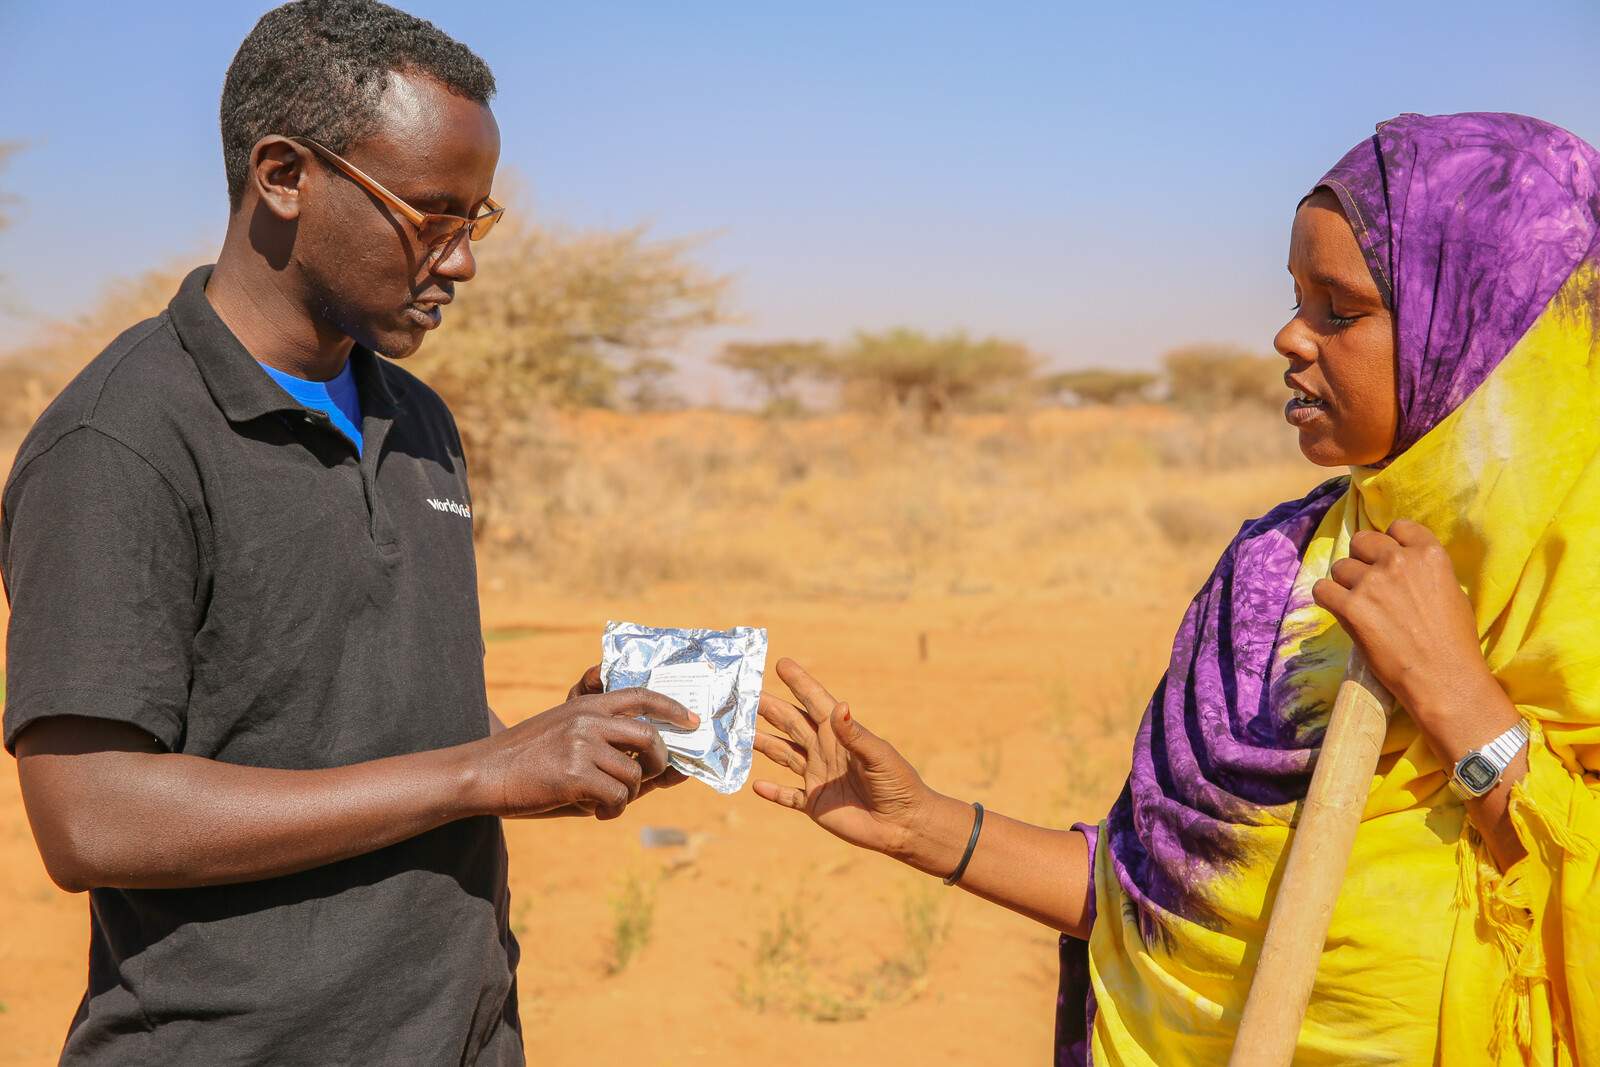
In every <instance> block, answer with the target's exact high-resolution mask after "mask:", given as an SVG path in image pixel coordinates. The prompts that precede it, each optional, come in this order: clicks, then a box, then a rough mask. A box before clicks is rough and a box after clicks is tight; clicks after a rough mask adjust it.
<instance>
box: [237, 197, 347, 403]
mask: <svg viewBox="0 0 1600 1067" xmlns="http://www.w3.org/2000/svg"><path fill="white" fill-rule="evenodd" d="M230 229H231V227H230ZM232 237H233V234H232V233H230V234H229V238H230V239H228V240H225V241H224V242H223V245H222V252H221V253H220V254H219V255H218V256H217V265H216V268H215V269H214V270H213V271H212V272H211V279H210V281H208V282H207V283H206V299H207V300H209V301H210V302H211V307H212V309H213V310H215V311H216V313H217V317H218V318H220V319H221V320H222V322H223V324H224V325H225V326H227V327H228V329H229V330H231V331H232V332H233V335H234V336H235V337H237V338H238V339H239V343H240V344H242V345H244V347H245V349H246V351H248V352H249V353H250V354H251V355H252V356H254V357H255V359H256V361H257V362H259V363H264V364H266V365H267V366H269V367H272V368H274V369H275V370H281V371H283V372H284V373H285V374H292V375H294V376H295V377H296V378H304V379H306V380H307V381H313V382H327V381H332V380H333V379H334V378H337V377H338V376H339V373H340V372H341V371H343V370H344V367H345V363H346V362H348V360H349V358H350V349H351V348H352V347H353V344H354V342H352V341H351V340H350V338H349V337H346V336H345V335H344V334H342V333H339V332H338V331H335V330H333V329H332V328H331V327H329V326H327V325H326V324H325V323H323V322H321V321H320V320H318V319H317V317H316V316H315V315H314V314H312V312H311V311H310V310H309V309H308V308H307V307H306V306H305V303H304V302H303V301H301V300H298V299H296V298H295V296H294V294H292V293H290V292H287V291H285V289H284V286H283V282H284V280H285V279H284V274H285V272H283V271H274V270H271V269H270V268H269V267H268V266H267V265H266V264H265V263H264V262H263V261H262V259H261V257H260V256H259V255H257V254H256V253H255V251H254V250H253V249H251V248H250V247H249V245H248V243H246V244H245V246H244V247H243V248H241V247H240V246H239V243H238V242H236V241H234V240H232V239H231V238H232Z"/></svg>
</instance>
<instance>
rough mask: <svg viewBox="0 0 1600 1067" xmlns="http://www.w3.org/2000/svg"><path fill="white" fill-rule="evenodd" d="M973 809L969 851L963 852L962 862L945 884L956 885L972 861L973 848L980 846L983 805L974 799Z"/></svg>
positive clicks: (968, 843)
mask: <svg viewBox="0 0 1600 1067" xmlns="http://www.w3.org/2000/svg"><path fill="white" fill-rule="evenodd" d="M972 810H973V811H974V812H976V814H975V815H973V817H972V836H971V837H969V838H967V851H966V852H964V853H962V854H961V862H960V863H958V864H956V869H955V870H954V871H951V872H950V877H948V878H946V879H945V880H944V884H945V885H955V884H956V883H957V882H959V881H961V876H962V875H963V874H966V873H967V864H969V863H971V862H972V850H973V849H975V848H977V847H978V832H979V831H980V830H982V829H983V805H982V804H979V803H978V802H977V801H976V800H974V801H973V802H972Z"/></svg>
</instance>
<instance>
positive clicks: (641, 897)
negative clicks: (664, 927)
mask: <svg viewBox="0 0 1600 1067" xmlns="http://www.w3.org/2000/svg"><path fill="white" fill-rule="evenodd" d="M660 882H661V877H660V875H658V874H654V873H651V874H646V873H645V872H643V871H641V870H640V869H639V868H638V867H630V868H629V869H628V870H627V872H625V873H624V874H623V875H622V877H621V878H620V879H618V881H617V890H616V892H615V893H613V894H612V895H611V897H610V898H609V900H610V903H611V959H610V961H609V963H608V964H607V967H606V970H607V973H609V974H621V973H622V972H623V971H625V970H627V969H628V965H629V964H630V963H632V962H633V961H634V960H635V959H637V958H638V956H639V953H641V952H643V951H644V950H645V947H646V946H648V945H649V944H650V937H651V935H652V934H653V933H654V932H655V922H656V886H657V885H659V884H660Z"/></svg>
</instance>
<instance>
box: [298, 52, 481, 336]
mask: <svg viewBox="0 0 1600 1067" xmlns="http://www.w3.org/2000/svg"><path fill="white" fill-rule="evenodd" d="M381 114H382V119H381V123H380V125H379V127H378V130H377V132H376V133H374V134H373V135H372V136H370V137H367V138H365V139H363V140H361V141H358V142H357V143H355V144H353V145H351V146H350V148H349V150H348V151H346V152H345V153H343V155H344V158H345V159H346V160H348V161H349V162H350V163H352V164H354V165H355V166H356V167H359V168H360V169H361V170H362V171H364V172H366V174H367V175H368V176H370V177H371V178H373V179H375V180H376V181H377V182H378V183H379V184H380V185H382V186H383V187H384V188H385V189H387V190H388V191H389V192H391V193H393V194H394V195H395V196H397V197H399V198H400V199H401V200H404V201H405V202H406V203H407V204H410V205H411V206H412V207H414V208H416V209H417V210H418V211H421V212H423V213H424V214H445V215H460V216H463V217H471V216H473V215H476V214H477V213H478V212H479V211H480V210H481V209H482V205H483V201H484V198H485V197H487V196H488V195H489V192H490V186H491V184H492V183H493V181H494V171H495V165H496V164H497V163H498V162H499V159H500V128H499V126H498V125H496V123H495V121H494V115H493V113H491V112H490V110H489V109H488V107H486V106H485V105H483V104H479V103H475V102H473V101H471V100H468V99H466V98H464V97H460V96H457V95H455V94H454V93H452V92H450V91H449V90H448V89H446V88H445V87H444V86H442V85H441V84H439V83H438V82H436V81H434V80H433V79H431V78H428V77H426V76H411V75H406V74H402V73H398V72H393V73H391V74H390V75H389V85H388V89H387V91H386V92H385V93H384V96H383V103H382V106H381ZM303 187H304V190H305V194H306V195H304V196H303V198H302V207H301V209H300V216H299V223H298V230H297V233H296V237H295V242H294V243H295V249H294V258H295V260H296V261H297V263H298V265H299V266H300V268H301V271H302V276H303V278H304V279H305V283H306V285H307V287H308V296H309V298H310V302H311V308H312V310H313V311H314V313H315V314H316V315H317V317H318V318H320V319H322V320H323V321H324V322H325V323H326V324H327V325H328V326H331V327H332V328H333V329H335V330H337V331H338V332H340V333H342V334H344V335H345V336H347V337H350V338H352V339H353V340H355V341H356V342H357V343H358V344H361V345H364V346H365V347H367V348H370V349H372V350H373V351H374V352H378V353H381V354H382V355H385V356H388V357H390V358H391V359H401V358H403V357H405V356H409V355H410V354H411V353H413V352H415V351H416V350H417V349H418V348H419V347H420V346H421V344H422V338H423V336H424V335H425V334H426V333H427V332H428V331H429V330H431V329H433V328H434V327H435V326H437V325H439V322H440V321H441V319H442V316H443V310H444V305H445V304H448V303H449V302H450V300H451V299H452V298H453V297H454V295H455V287H456V283H457V282H464V281H468V280H470V279H471V278H472V276H473V275H474V274H475V273H476V272H477V264H476V262H475V261H474V259H473V255H472V248H471V242H470V241H469V240H468V239H467V237H466V235H465V234H463V235H462V236H461V237H460V238H459V239H457V240H454V241H452V242H450V243H448V244H446V245H444V246H442V247H435V248H429V247H427V246H424V245H423V244H422V243H421V242H420V241H418V239H417V231H416V229H415V228H414V227H413V226H412V225H411V223H410V222H408V221H407V220H406V219H405V218H403V217H402V216H401V215H400V214H399V213H398V212H396V211H395V210H394V209H393V208H391V207H390V206H389V205H387V204H385V203H384V202H383V201H382V200H381V199H379V198H378V197H376V196H374V195H372V194H371V193H369V192H367V191H366V190H365V189H363V188H362V187H361V186H360V185H358V184H357V183H356V182H355V181H353V180H352V179H350V178H349V177H347V176H346V175H344V174H343V173H341V172H340V171H339V170H338V169H337V168H335V167H334V166H332V165H331V164H329V163H327V162H326V161H324V160H322V159H320V158H318V159H316V160H315V161H314V162H312V163H311V164H310V165H309V167H308V169H307V173H306V175H305V178H304V182H303Z"/></svg>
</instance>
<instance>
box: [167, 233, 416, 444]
mask: <svg viewBox="0 0 1600 1067" xmlns="http://www.w3.org/2000/svg"><path fill="white" fill-rule="evenodd" d="M212 266H213V265H211V264H208V265H206V266H204V267H196V268H195V269H194V270H192V271H190V272H189V275H188V277H186V278H184V279H183V284H182V285H181V286H179V287H178V293H177V295H176V296H174V297H173V298H172V303H170V304H168V305H167V312H168V314H169V315H170V316H171V317H172V326H173V328H174V329H175V330H177V332H178V340H179V341H180V342H181V343H182V344H183V347H184V350H185V351H187V352H188V353H189V355H190V357H191V358H192V359H193V360H194V362H195V366H196V367H198V368H199V369H200V377H201V378H202V379H203V380H204V381H205V383H206V388H207V389H208V390H210V392H211V398H212V399H213V400H215V401H216V402H217V407H219V408H220V409H222V414H223V415H224V416H225V417H226V418H227V419H228V421H229V422H248V421H249V420H251V419H257V418H260V417H261V416H263V415H270V414H272V413H274V412H278V411H299V410H301V408H302V405H301V404H300V403H299V402H298V401H296V400H295V399H294V398H293V397H291V396H289V394H288V393H285V392H284V391H283V390H282V389H281V388H279V386H278V383H276V382H274V381H273V380H272V379H271V378H270V377H268V376H267V374H266V372H265V371H263V370H262V369H261V367H260V365H259V364H257V363H256V361H255V358H254V357H253V356H251V355H250V353H249V351H248V350H246V348H245V347H244V345H243V344H242V343H241V342H240V341H239V339H238V338H237V337H235V336H234V335H233V331H232V330H230V329H228V327H227V324H226V323H224V322H223V321H222V319H221V317H220V316H218V315H217V312H216V309H215V308H213V307H212V306H211V301H209V300H207V299H206V282H207V281H209V280H210V278H211V271H212ZM350 362H351V365H352V367H353V368H354V371H355V379H356V387H357V388H358V389H359V390H360V395H361V405H362V411H363V412H367V411H371V412H372V413H373V414H374V415H380V414H382V415H388V416H390V417H392V416H393V415H395V414H398V413H399V409H398V407H397V404H398V402H399V400H400V398H401V397H403V396H404V395H405V389H404V387H403V386H401V387H400V388H398V389H397V388H396V386H397V385H399V383H398V382H394V383H391V382H390V380H389V377H390V376H389V374H388V368H387V367H385V366H384V361H383V360H381V359H379V358H378V357H377V356H375V355H374V354H373V353H372V352H370V351H368V350H367V349H365V348H363V347H361V346H360V345H356V346H355V347H354V348H352V349H351V350H350Z"/></svg>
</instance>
